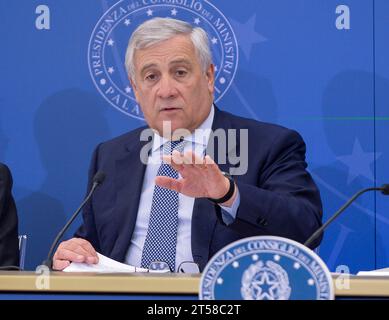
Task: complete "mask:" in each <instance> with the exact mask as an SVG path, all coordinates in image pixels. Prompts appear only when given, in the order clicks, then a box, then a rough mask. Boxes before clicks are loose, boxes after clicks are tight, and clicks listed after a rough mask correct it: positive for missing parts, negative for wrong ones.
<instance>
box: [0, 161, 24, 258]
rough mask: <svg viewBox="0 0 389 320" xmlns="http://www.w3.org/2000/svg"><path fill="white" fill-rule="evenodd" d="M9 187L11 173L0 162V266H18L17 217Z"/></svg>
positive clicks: (10, 187)
mask: <svg viewBox="0 0 389 320" xmlns="http://www.w3.org/2000/svg"><path fill="white" fill-rule="evenodd" d="M11 189H12V177H11V173H10V171H9V169H8V168H7V166H5V165H4V164H1V163H0V266H19V242H18V217H17V213H16V206H15V201H14V199H13V197H12V194H11Z"/></svg>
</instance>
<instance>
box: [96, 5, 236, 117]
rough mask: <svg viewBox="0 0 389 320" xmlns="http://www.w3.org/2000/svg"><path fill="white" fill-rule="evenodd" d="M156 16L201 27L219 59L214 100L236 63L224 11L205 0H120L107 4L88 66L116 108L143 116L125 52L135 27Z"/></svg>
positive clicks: (220, 94) (225, 87) (231, 76)
mask: <svg viewBox="0 0 389 320" xmlns="http://www.w3.org/2000/svg"><path fill="white" fill-rule="evenodd" d="M155 17H170V18H174V19H179V20H184V21H186V22H189V23H190V24H192V25H193V26H195V27H201V28H203V29H204V30H205V31H206V32H207V34H208V37H209V41H210V46H211V49H212V56H213V61H214V63H215V71H216V72H215V101H216V102H217V101H218V100H220V99H221V98H222V97H223V95H224V94H225V93H226V91H227V90H228V88H229V87H230V85H231V83H232V81H233V79H234V76H235V73H236V69H237V67H238V45H237V41H236V37H235V34H234V32H233V30H232V27H231V25H230V23H229V22H228V20H227V19H226V17H225V16H224V15H223V13H222V12H221V11H220V10H218V9H217V8H216V7H215V6H214V5H213V4H211V3H209V2H208V1H205V0H121V1H119V2H117V3H116V4H115V5H113V6H112V7H111V8H109V9H108V10H107V11H106V12H105V13H104V14H103V16H102V17H101V18H100V20H99V21H98V22H97V24H96V26H95V28H94V29H93V32H92V35H91V37H90V40H89V46H88V66H89V72H90V75H91V77H92V80H93V83H94V85H95V86H96V89H97V90H98V92H99V93H100V94H101V95H102V96H103V97H104V99H105V100H106V101H107V102H109V103H110V104H111V105H112V106H113V107H115V108H116V109H117V110H119V111H121V112H123V113H125V114H127V115H129V116H132V117H135V118H140V119H143V114H142V112H141V110H140V108H139V106H138V105H137V103H136V100H135V97H134V94H133V92H132V88H131V86H130V82H129V80H128V77H127V72H126V70H125V66H124V61H125V52H126V49H127V45H128V40H129V38H130V36H131V34H132V32H133V31H134V30H135V29H136V28H137V27H138V26H139V25H140V24H141V23H142V22H144V21H146V20H149V19H152V18H155Z"/></svg>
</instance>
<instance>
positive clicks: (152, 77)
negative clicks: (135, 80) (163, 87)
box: [145, 74, 157, 81]
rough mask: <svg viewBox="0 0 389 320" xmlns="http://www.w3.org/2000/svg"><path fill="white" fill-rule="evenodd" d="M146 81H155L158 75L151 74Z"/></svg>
mask: <svg viewBox="0 0 389 320" xmlns="http://www.w3.org/2000/svg"><path fill="white" fill-rule="evenodd" d="M145 79H146V80H148V81H155V80H156V79H157V75H156V74H149V75H147V76H146V78H145Z"/></svg>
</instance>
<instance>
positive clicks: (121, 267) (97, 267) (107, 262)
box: [63, 253, 148, 273]
mask: <svg viewBox="0 0 389 320" xmlns="http://www.w3.org/2000/svg"><path fill="white" fill-rule="evenodd" d="M97 256H98V257H99V262H98V263H97V264H87V263H79V262H72V263H71V264H70V265H69V266H68V267H66V268H65V269H64V270H63V271H64V272H100V273H116V272H120V273H133V272H148V270H147V269H144V268H139V267H134V266H131V265H128V264H124V263H120V262H117V261H115V260H113V259H110V258H108V257H106V256H103V255H102V254H100V253H97Z"/></svg>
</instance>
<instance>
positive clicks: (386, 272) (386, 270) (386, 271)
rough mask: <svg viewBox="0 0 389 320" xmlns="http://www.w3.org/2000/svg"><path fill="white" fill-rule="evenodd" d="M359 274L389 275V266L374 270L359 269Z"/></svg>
mask: <svg viewBox="0 0 389 320" xmlns="http://www.w3.org/2000/svg"><path fill="white" fill-rule="evenodd" d="M357 276H380V277H389V268H384V269H378V270H372V271H359V272H358V273H357Z"/></svg>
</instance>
